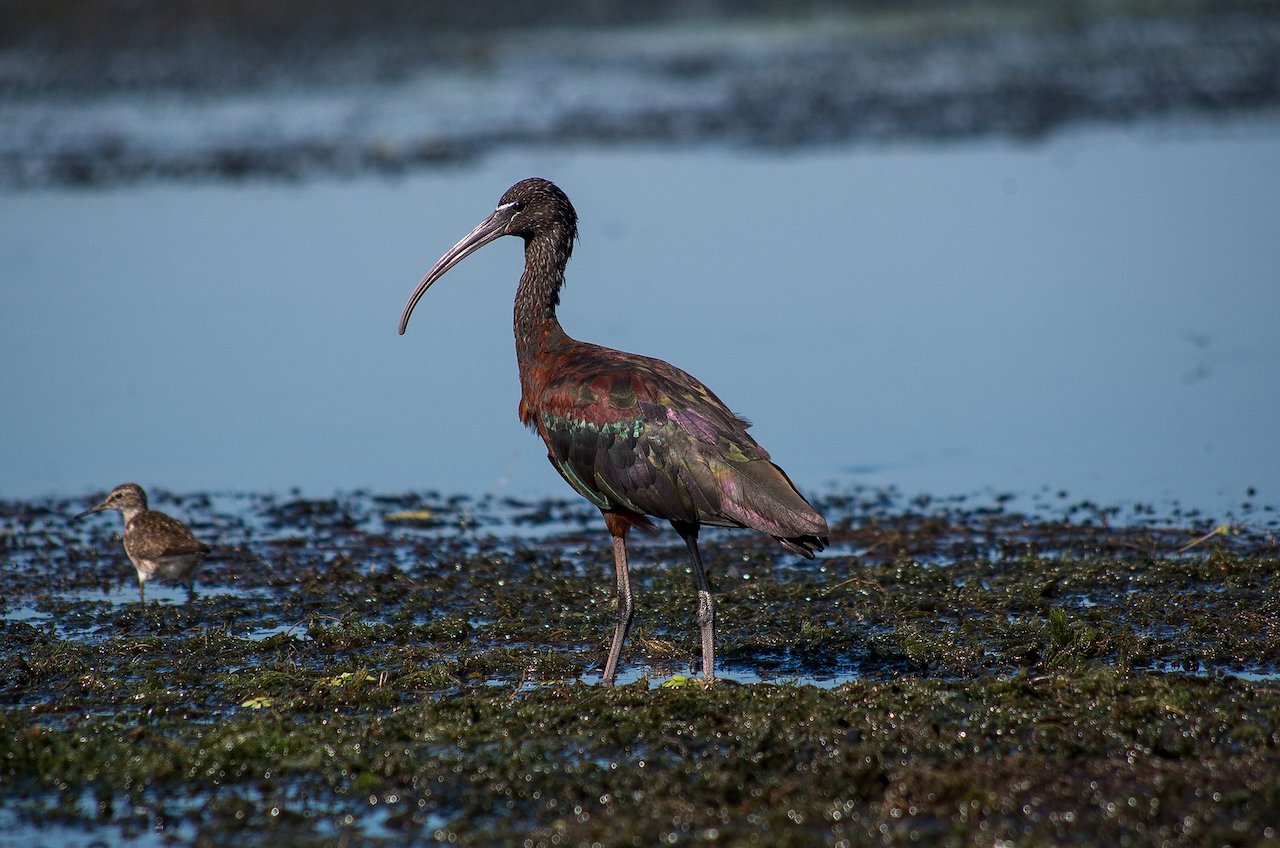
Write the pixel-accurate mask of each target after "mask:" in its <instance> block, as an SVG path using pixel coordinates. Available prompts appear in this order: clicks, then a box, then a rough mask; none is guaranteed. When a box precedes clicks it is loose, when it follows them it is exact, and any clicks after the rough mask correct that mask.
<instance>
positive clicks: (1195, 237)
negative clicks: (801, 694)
mask: <svg viewBox="0 0 1280 848" xmlns="http://www.w3.org/2000/svg"><path fill="white" fill-rule="evenodd" d="M531 175H539V176H543V177H547V178H549V179H552V180H554V181H555V182H557V183H558V184H559V185H560V186H561V187H562V188H564V189H565V191H566V192H567V193H568V194H569V196H570V197H571V198H572V200H573V201H574V204H575V206H576V207H577V210H578V213H579V215H580V217H581V239H580V242H579V245H578V247H577V251H576V253H575V256H574V259H573V261H572V262H571V263H570V266H569V270H568V286H567V289H566V290H565V292H564V296H563V301H562V307H561V321H562V323H563V324H564V326H565V328H566V330H567V331H568V332H569V333H570V334H571V335H574V336H576V337H578V338H581V339H584V340H588V341H593V342H597V343H601V344H606V345H610V346H613V347H618V348H622V349H624V350H630V351H634V352H638V353H644V354H648V355H652V356H657V357H660V358H664V359H667V360H668V361H670V362H672V363H674V364H676V365H678V366H680V367H682V368H684V369H686V370H688V371H689V372H691V373H693V374H694V375H696V376H698V377H699V378H700V379H702V380H703V381H704V382H706V383H707V384H708V385H709V386H711V387H712V388H713V389H714V390H715V391H716V392H717V393H718V394H719V395H720V396H721V398H722V399H724V400H725V402H726V403H728V404H729V405H730V406H731V407H732V408H734V409H735V410H737V411H738V412H740V413H741V414H743V415H745V416H747V417H748V418H750V419H752V420H753V421H755V422H756V427H755V429H754V431H753V432H754V433H755V435H756V437H757V439H758V440H759V441H760V442H761V443H762V444H763V445H764V446H765V447H766V448H768V449H769V450H770V451H771V452H772V453H773V455H774V458H775V459H776V460H777V461H778V462H779V463H780V464H781V465H783V466H784V467H785V468H786V469H787V470H788V472H789V473H790V474H791V476H792V478H793V479H795V480H796V482H797V483H798V484H799V485H800V486H801V488H803V489H804V490H806V491H807V492H809V493H811V494H818V495H821V494H824V493H828V492H837V491H847V490H849V489H851V488H853V487H857V486H870V487H877V488H880V487H894V488H896V489H897V490H898V491H899V492H901V493H903V494H904V495H905V496H908V497H910V496H915V495H920V494H928V495H931V496H934V497H947V496H953V495H970V494H982V493H985V494H988V495H995V496H1003V495H1005V494H1009V495H1013V496H1015V497H1017V498H1030V499H1040V500H1041V501H1043V500H1046V499H1047V500H1070V501H1079V500H1081V499H1088V500H1093V501H1096V502H1100V503H1106V504H1147V505H1152V506H1153V507H1154V508H1157V509H1162V510H1163V509H1168V508H1170V507H1171V506H1172V505H1177V508H1179V509H1183V510H1202V511H1205V512H1207V513H1209V514H1214V515H1223V516H1230V515H1237V516H1238V515H1241V514H1248V513H1249V512H1250V511H1254V510H1261V509H1267V508H1268V507H1272V506H1280V447H1278V444H1277V442H1278V435H1277V434H1280V340H1277V334H1276V326H1277V321H1278V320H1280V279H1277V277H1278V275H1280V271H1278V269H1280V2H1262V0H1252V2H1213V3H1209V2H1192V1H1191V0H1166V2H1138V1H1137V0H1089V2H1085V0H1081V1H1080V2H1058V3H1035V2H998V1H997V0H972V1H971V2H962V0H919V2H858V3H834V2H819V0H813V2H795V0H788V2H785V3H784V2H770V0H759V2H746V3H743V2H733V3H728V2H726V3H717V2H694V3H689V2H682V3H674V2H673V3H664V2H633V0H629V2H625V3H621V2H619V3H613V2H585V0H583V2H552V3H539V4H528V3H524V4H516V3H493V2H490V3H484V2H480V3H471V4H456V3H436V2H417V1H416V0H328V2H305V3H304V2H301V0H280V2H272V3H256V2H246V1H245V0H62V2H57V1H56V0H43V1H42V2H37V0H6V2H5V3H3V4H0V362H2V363H3V369H2V371H0V445H3V448H0V497H4V498H37V497H42V496H46V495H57V496H69V497H74V496H80V495H86V496H87V494H88V493H93V492H101V491H103V490H105V489H107V488H110V487H111V486H112V485H114V484H117V483H120V482H123V481H125V480H136V481H137V482H139V483H141V484H142V485H143V486H145V487H147V488H149V489H151V488H157V489H162V490H169V491H175V492H195V491H257V492H286V491H291V490H295V489H296V490H298V491H300V492H303V493H305V494H308V495H314V496H326V495H331V494H333V493H334V492H335V491H344V490H345V491H350V490H354V489H371V490H374V491H378V492H387V493H390V492H403V491H408V490H415V491H416V490H436V491H439V492H442V493H445V494H450V493H466V494H471V495H476V496H482V495H497V496H500V497H514V498H520V499H532V498H539V497H544V496H557V497H559V496H569V495H571V492H570V491H569V490H568V489H567V488H566V487H565V486H564V484H563V483H562V481H561V480H560V479H559V478H558V477H557V475H556V474H555V472H554V471H553V470H552V468H551V466H550V465H549V464H548V463H547V461H546V459H545V457H544V451H543V448H542V446H541V444H540V443H539V442H538V440H537V439H536V437H534V436H532V435H531V434H529V433H527V432H524V431H523V428H522V427H521V426H520V425H519V424H518V422H517V420H516V403H517V400H518V396H519V388H518V384H517V379H516V368H515V357H514V348H513V343H512V338H511V312H510V309H511V301H512V297H513V294H514V289H515V284H516V280H517V279H518V277H519V273H520V266H521V251H520V244H519V243H518V242H517V241H516V240H514V239H505V240H502V241H500V242H498V244H497V245H495V246H493V247H490V248H488V249H487V250H485V251H483V252H481V253H480V254H477V255H476V256H474V257H472V258H471V259H469V260H468V261H467V262H466V263H464V264H463V265H461V266H459V267H458V268H457V269H455V270H454V271H452V272H451V273H450V274H449V275H448V276H447V277H446V278H445V279H444V280H443V281H442V282H441V283H440V284H439V285H437V286H435V287H433V289H432V290H431V292H430V293H429V294H428V296H427V297H426V298H425V299H424V301H423V302H422V303H421V304H420V305H419V307H418V309H417V311H416V313H415V317H414V321H413V324H412V325H411V327H410V329H409V332H408V333H407V334H406V335H405V336H404V337H398V336H397V335H396V322H397V320H398V318H399V314H400V311H401V308H402V307H403V305H404V301H405V299H406V298H407V297H408V295H409V294H410V292H411V291H412V290H413V287H414V285H415V284H416V282H417V281H418V279H419V278H420V276H421V275H422V273H423V272H425V271H426V269H427V268H428V267H430V265H431V264H432V263H433V262H434V261H435V259H436V258H437V257H438V256H439V255H440V254H441V253H442V252H443V251H444V250H445V249H447V248H448V247H449V246H450V245H451V244H453V243H454V241H456V240H457V238H458V237H460V236H461V235H462V234H463V233H465V232H466V231H467V230H469V229H470V228H471V227H472V226H473V225H474V224H476V223H477V222H478V221H479V220H480V219H481V218H482V217H484V216H485V215H487V214H488V213H489V212H490V211H491V210H492V209H493V207H494V205H495V204H496V202H497V200H498V198H499V196H500V195H501V194H502V192H503V190H504V189H506V187H507V186H508V185H510V184H511V183H513V182H515V181H516V180H518V179H521V178H523V177H526V176H531Z"/></svg>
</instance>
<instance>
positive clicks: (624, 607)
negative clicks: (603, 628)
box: [604, 527, 635, 686]
mask: <svg viewBox="0 0 1280 848" xmlns="http://www.w3.org/2000/svg"><path fill="white" fill-rule="evenodd" d="M612 529H613V528H612V527H610V530H612ZM613 571H614V574H615V576H616V577H617V580H618V612H617V618H616V620H615V623H614V627H613V641H612V642H611V643H610V644H609V659H608V661H607V662H605V664H604V685H606V686H612V685H613V683H614V680H615V679H616V678H617V676H618V657H619V656H621V654H622V643H623V642H625V641H627V631H628V630H630V629H631V617H632V615H633V614H634V613H635V608H634V607H633V606H632V603H631V574H630V572H628V571H627V541H626V530H623V531H622V532H621V533H614V535H613Z"/></svg>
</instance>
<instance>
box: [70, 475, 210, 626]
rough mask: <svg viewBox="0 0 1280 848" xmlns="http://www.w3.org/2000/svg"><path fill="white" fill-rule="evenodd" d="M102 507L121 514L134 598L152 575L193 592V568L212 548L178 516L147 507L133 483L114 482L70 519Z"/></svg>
mask: <svg viewBox="0 0 1280 848" xmlns="http://www.w3.org/2000/svg"><path fill="white" fill-rule="evenodd" d="M105 509H115V510H119V512H120V514H121V515H123V516H124V552H125V553H126V554H128V555H129V559H130V560H131V561H132V562H133V567H134V568H135V569H137V571H138V598H139V599H140V600H141V601H142V602H143V603H146V600H147V597H146V594H145V592H144V589H145V587H146V583H147V581H148V580H150V579H151V578H152V577H155V576H156V575H160V576H161V577H167V578H169V579H171V580H177V581H178V582H180V583H185V584H186V586H187V592H188V593H189V594H194V592H195V588H194V585H193V584H194V580H195V572H196V569H198V568H199V567H200V563H201V562H202V561H203V560H204V558H205V556H206V555H207V554H208V553H209V552H210V551H212V550H213V549H212V548H210V547H209V546H208V545H206V544H205V543H204V542H201V541H200V540H199V539H197V538H196V537H195V536H193V535H192V534H191V531H190V530H189V529H187V525H185V524H183V523H182V522H181V521H179V520H178V519H176V518H172V517H170V516H168V515H165V514H164V513H163V512H156V511H154V510H150V509H147V493H146V492H144V491H142V487H141V486H139V485H138V484H137V483H122V484H120V485H119V486H116V487H115V488H114V489H112V490H111V494H109V495H107V497H106V499H105V500H103V501H102V503H100V504H98V505H97V506H95V507H93V508H92V509H86V510H85V511H84V512H82V513H80V514H79V515H77V516H76V517H75V519H74V520H76V521H78V520H80V519H81V518H84V517H85V516H86V515H90V514H92V513H95V512H102V511H103V510H105Z"/></svg>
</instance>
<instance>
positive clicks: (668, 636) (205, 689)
mask: <svg viewBox="0 0 1280 848" xmlns="http://www.w3.org/2000/svg"><path fill="white" fill-rule="evenodd" d="M90 503H91V497H90V496H88V495H87V496H86V497H85V498H83V499H74V500H66V501H45V502H39V503H32V502H6V503H0V555H2V556H3V570H2V571H0V596H2V597H3V601H2V602H0V616H2V619H3V620H2V628H0V786H3V787H4V791H3V793H0V826H3V827H4V829H5V830H7V831H8V832H10V833H17V834H26V835H27V837H29V838H26V841H28V842H34V843H36V844H38V843H39V842H40V841H45V842H50V843H57V842H60V841H66V839H70V838H75V839H80V840H83V839H84V838H86V837H87V835H90V834H91V835H92V836H93V837H94V838H96V839H100V840H102V841H104V842H105V843H107V844H133V843H139V844H142V843H141V842H140V840H148V839H156V838H162V839H163V840H164V842H165V844H179V845H220V844H229V843H231V842H235V843H237V844H241V843H243V844H279V843H280V842H281V841H286V842H288V843H289V844H298V845H337V844H367V845H408V844H421V843H422V842H430V841H442V842H453V843H458V844H466V845H490V844H530V845H593V844H601V845H611V844H639V845H649V844H657V843H668V844H675V843H680V844H686V843H693V842H699V843H702V842H706V843H711V844H726V845H729V844H732V845H738V844H768V845H811V844H845V845H871V844H876V845H884V844H889V845H908V844H917V843H920V842H924V843H931V844H944V845H993V844H998V843H1000V842H1002V841H1013V842H1016V843H1017V844H1019V845H1033V844H1055V845H1062V844H1079V845H1096V844H1129V845H1204V844H1225V845H1256V844H1276V843H1277V841H1278V840H1280V836H1278V835H1277V833H1276V830H1275V829H1276V827H1277V826H1278V825H1280V823H1278V822H1277V820H1276V817H1275V812H1274V811H1275V810H1276V809H1280V685H1278V684H1280V625H1277V622H1278V621H1280V593H1278V592H1277V589H1278V588H1280V516H1278V515H1277V513H1276V512H1275V510H1274V509H1271V508H1268V507H1265V506H1261V505H1256V504H1254V503H1251V502H1246V503H1243V504H1241V508H1240V510H1239V513H1238V514H1236V515H1233V516H1230V520H1223V519H1222V518H1221V517H1209V516H1203V515H1199V514H1197V513H1194V512H1185V513H1184V512H1180V511H1178V510H1176V509H1174V510H1172V511H1165V512H1163V513H1161V514H1158V515H1157V514H1156V512H1155V511H1154V510H1151V509H1150V508H1147V507H1142V506H1135V507H1128V508H1125V509H1118V508H1103V507H1099V506H1097V505H1095V504H1090V503H1072V502H1071V501H1070V499H1069V498H1066V497H1065V496H1059V495H1058V494H1057V493H1052V494H1051V493H1044V494H1043V495H1042V496H1040V497H1039V498H1038V499H1036V502H1035V503H1027V502H1025V499H1024V506H1026V507H1027V508H1026V509H1017V508H1015V506H1014V505H1015V501H1013V500H1007V499H1005V498H999V497H997V498H985V499H983V498H953V499H946V500H930V499H927V498H918V499H913V500H911V501H905V500H903V499H902V498H900V497H899V496H897V495H896V494H895V493H893V492H884V491H871V490H859V491H855V492H852V493H849V494H846V495H839V496H837V495H828V496H827V497H825V498H822V499H820V501H819V503H820V506H821V508H822V509H823V510H824V512H825V513H826V515H827V517H828V519H829V520H830V522H831V525H832V528H833V535H832V547H831V548H830V549H829V550H828V551H827V552H826V554H824V555H823V556H822V557H821V558H820V559H819V560H817V561H816V562H807V561H803V560H800V559H799V558H797V557H794V556H792V555H789V554H787V553H786V552H785V551H783V550H781V549H780V548H778V547H777V546H776V545H774V544H773V543H772V542H771V541H770V540H768V539H764V538H761V537H758V536H755V535H753V534H749V533H741V532H740V533H732V532H713V531H707V532H706V535H705V537H704V538H705V544H704V546H703V547H704V553H705V555H706V557H707V560H708V562H707V565H708V568H709V571H710V573H711V576H712V581H713V586H714V587H715V590H716V592H717V598H718V604H719V605H718V625H719V626H718V648H719V654H718V669H719V671H720V673H721V675H722V676H723V679H722V680H721V681H719V682H717V683H716V684H715V685H713V686H711V687H705V686H703V685H702V684H701V683H699V682H697V681H696V680H694V679H691V678H692V675H693V673H694V671H693V670H694V668H695V666H696V664H697V661H698V657H697V654H696V652H697V628H696V624H695V621H694V614H695V610H696V599H695V596H694V592H693V581H692V577H691V575H690V574H689V572H688V567H687V564H686V563H685V560H684V552H683V545H682V543H681V542H680V540H679V539H678V538H677V537H676V536H675V534H674V533H670V532H668V533H665V534H662V535H659V536H657V537H654V538H643V537H642V538H639V539H637V540H635V544H634V552H633V556H632V564H633V567H634V569H635V582H636V597H637V620H636V625H635V627H634V629H633V631H632V636H631V638H630V641H629V643H628V648H627V650H626V651H625V652H624V655H623V669H622V675H621V677H620V680H621V682H622V683H623V685H621V686H619V687H618V688H617V689H614V690H608V689H605V688H603V687H601V686H599V685H598V682H599V664H600V662H601V661H602V660H603V658H604V653H605V651H606V648H607V638H608V636H609V634H610V631H611V627H612V609H613V607H612V604H613V595H612V579H611V567H610V559H609V550H608V543H607V539H608V537H607V533H606V532H605V531H604V529H603V527H602V525H601V522H600V519H599V515H598V513H595V511H594V510H592V509H591V508H590V507H588V506H585V505H583V504H579V503H576V502H572V501H550V502H545V503H518V502H513V501H499V500H493V499H481V500H475V499H470V498H461V497H458V498H445V497H441V496H439V495H436V494H433V493H424V494H413V495H398V496H377V495H372V494H369V493H363V492H358V493H350V494H344V495H340V496H338V497H335V498H333V499H327V500H304V499H300V498H295V497H273V496H259V495H195V496H186V497H175V496H173V495H168V494H166V493H163V492H157V493H154V494H153V504H154V505H155V506H156V507H157V508H159V509H162V510H164V511H166V512H169V513H171V514H174V515H178V516H181V517H182V518H183V519H185V520H187V521H188V522H189V523H190V525H191V526H192V528H193V530H194V531H195V532H196V535H197V536H199V537H201V538H203V539H206V540H208V541H210V542H213V543H214V544H215V545H216V550H215V553H214V554H213V556H212V557H211V558H210V561H209V562H208V564H207V565H206V567H205V569H204V571H203V572H201V575H200V577H199V579H198V581H197V584H198V585H197V593H196V595H195V597H193V598H191V599H187V597H186V593H185V590H184V589H180V588H177V587H173V588H171V589H169V590H168V591H167V592H166V590H165V588H164V587H163V586H162V585H160V584H156V583H153V584H150V585H149V587H148V598H149V599H150V598H155V600H154V601H152V602H149V603H147V604H146V605H142V604H139V603H138V602H137V594H136V584H135V582H134V576H133V572H132V568H131V566H130V565H129V563H128V561H127V560H126V559H125V557H124V553H123V551H122V550H121V547H120V543H119V538H118V533H119V526H118V524H119V522H118V521H110V520H107V519H103V520H101V521H93V520H88V521H84V522H80V523H75V524H73V523H71V522H70V521H69V518H70V516H72V515H75V514H76V513H77V512H79V511H80V510H81V509H83V508H84V506H85V505H87V504H90ZM147 844H150V843H147Z"/></svg>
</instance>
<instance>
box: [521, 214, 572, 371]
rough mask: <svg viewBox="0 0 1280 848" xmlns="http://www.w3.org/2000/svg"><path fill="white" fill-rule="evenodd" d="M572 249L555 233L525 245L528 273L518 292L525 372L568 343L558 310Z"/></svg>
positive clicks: (525, 271) (537, 237) (526, 270)
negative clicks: (547, 352) (545, 353)
mask: <svg viewBox="0 0 1280 848" xmlns="http://www.w3.org/2000/svg"><path fill="white" fill-rule="evenodd" d="M566 242H567V244H566ZM571 246H572V242H571V241H568V240H567V239H557V238H555V237H554V234H552V233H544V234H541V235H538V236H536V237H534V238H531V239H528V240H527V241H526V242H525V248H524V273H523V274H522V275H521V276H520V287H519V288H518V289H516V306H515V331H516V358H517V360H518V362H519V363H520V366H521V368H522V369H523V368H525V367H527V366H528V365H530V364H532V362H533V361H534V360H535V359H536V358H537V355H538V354H539V353H541V352H542V351H544V350H546V349H548V348H551V347H555V346H556V345H558V344H559V343H561V342H563V341H565V340H567V339H568V336H566V335H565V332H564V329H563V328H561V326H560V320H559V319H558V318H557V317H556V306H558V305H559V303H560V287H561V286H563V285H564V266H565V263H566V262H568V261H569V250H570V249H571Z"/></svg>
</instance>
